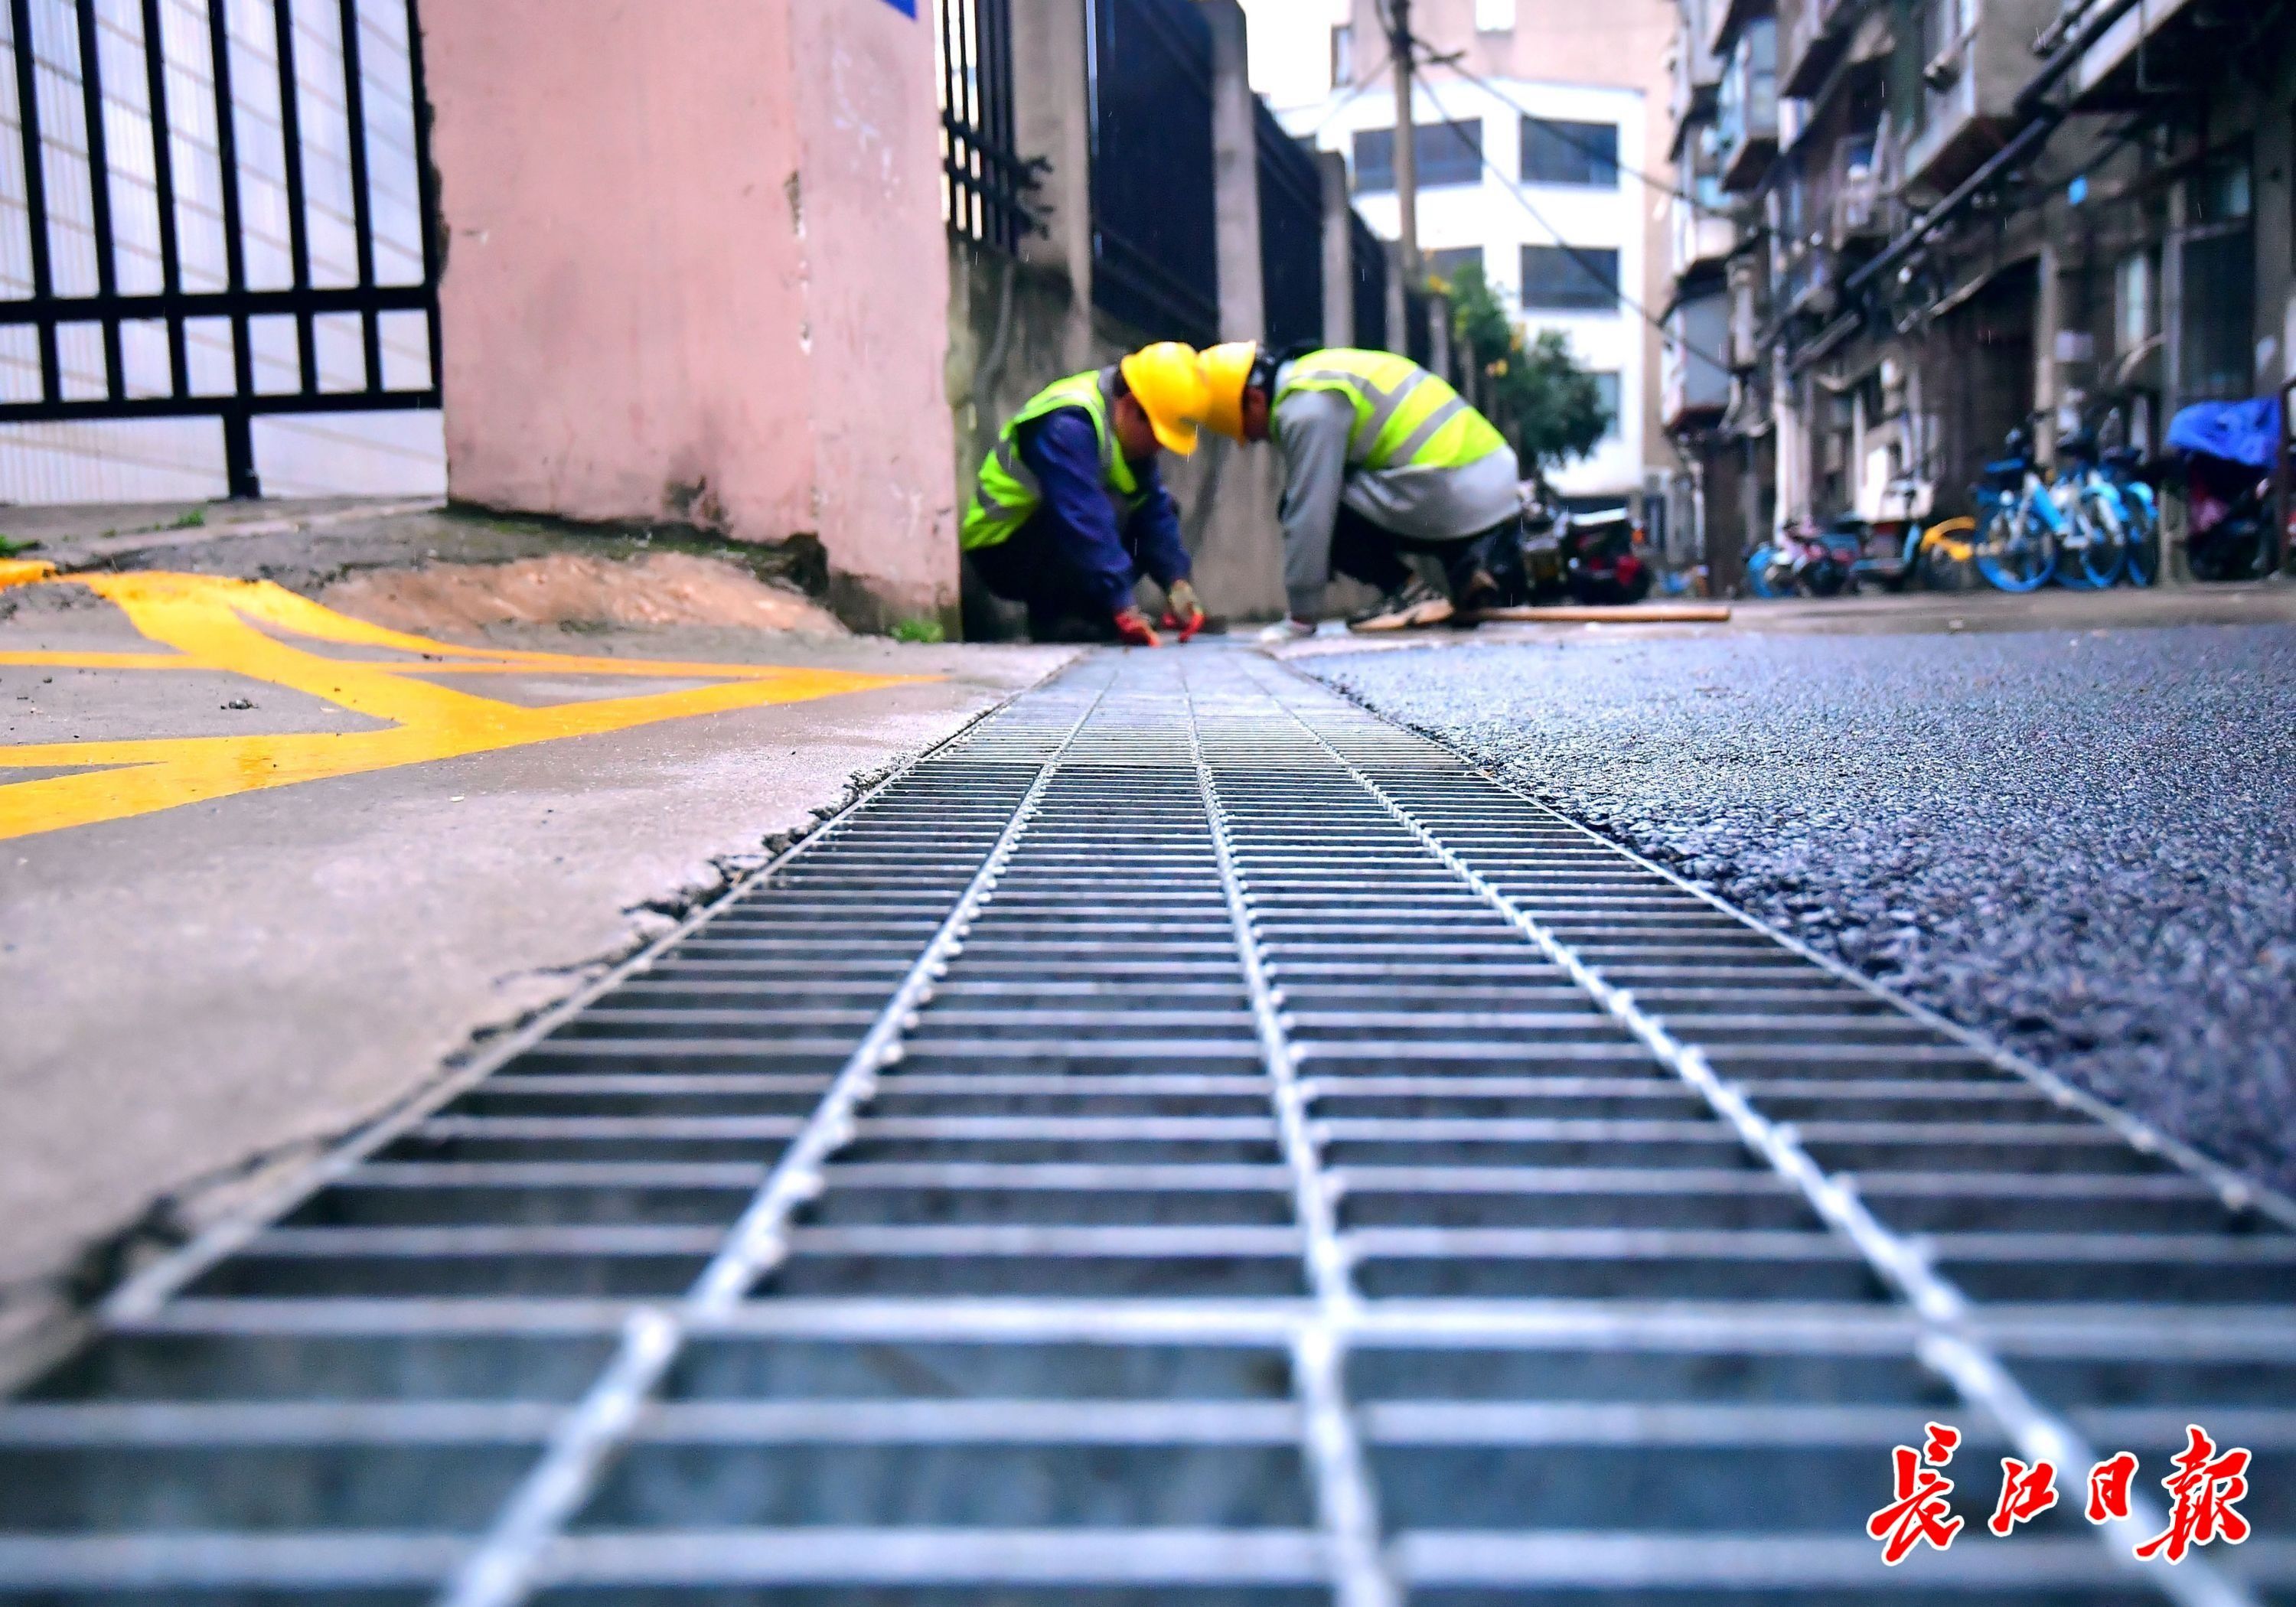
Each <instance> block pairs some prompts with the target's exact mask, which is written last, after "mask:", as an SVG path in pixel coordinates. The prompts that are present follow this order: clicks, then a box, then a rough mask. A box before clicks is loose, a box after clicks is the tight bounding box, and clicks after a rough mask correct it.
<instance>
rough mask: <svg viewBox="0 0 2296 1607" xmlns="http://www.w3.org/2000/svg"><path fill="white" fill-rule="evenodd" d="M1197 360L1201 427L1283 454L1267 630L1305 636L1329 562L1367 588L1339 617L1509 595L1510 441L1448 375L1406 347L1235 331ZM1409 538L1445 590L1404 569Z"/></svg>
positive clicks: (1404, 619) (1448, 611)
mask: <svg viewBox="0 0 2296 1607" xmlns="http://www.w3.org/2000/svg"><path fill="white" fill-rule="evenodd" d="M1203 365H1204V379H1205V385H1206V391H1207V395H1206V398H1205V406H1204V414H1203V422H1204V424H1205V426H1206V427H1207V428H1209V429H1212V430H1218V431H1219V432H1220V433H1221V434H1223V435H1226V436H1230V437H1232V438H1234V439H1237V440H1241V441H1253V442H1257V441H1265V440H1268V439H1274V441H1275V446H1276V449H1277V450H1278V451H1280V452H1281V453H1282V454H1283V504H1282V506H1281V509H1280V510H1279V517H1280V518H1281V520H1282V522H1283V570H1284V574H1283V580H1284V589H1285V592H1286V594H1287V597H1288V601H1289V606H1290V618H1289V619H1286V620H1285V621H1284V622H1283V623H1282V624H1281V625H1278V626H1275V627H1273V628H1272V629H1271V631H1270V632H1269V634H1270V635H1290V636H1303V635H1312V634H1313V633H1314V631H1315V628H1316V626H1315V621H1316V616H1317V615H1318V614H1319V613H1320V612H1321V611H1322V608H1323V602H1324V586H1325V584H1326V583H1327V582H1328V581H1329V580H1330V579H1331V578H1332V576H1333V573H1334V572H1336V573H1339V574H1341V575H1346V576H1349V577H1350V578H1353V579H1357V580H1361V581H1365V582H1366V583H1368V584H1369V585H1370V586H1373V587H1374V589H1376V590H1377V591H1378V592H1379V594H1380V599H1379V601H1378V602H1377V603H1374V605H1373V606H1372V607H1370V608H1369V609H1366V610H1365V611H1363V612H1361V613H1358V614H1357V615H1355V616H1354V617H1353V618H1351V619H1349V621H1348V623H1349V626H1350V627H1352V628H1354V629H1357V630H1400V629H1403V628H1404V627H1407V626H1414V625H1434V624H1438V623H1440V622H1442V621H1444V620H1447V619H1448V620H1452V621H1454V622H1456V623H1458V624H1463V625H1465V624H1472V623H1473V622H1474V620H1475V619H1476V617H1477V615H1478V614H1479V612H1480V611H1481V610H1483V609H1486V608H1490V607H1495V606H1497V605H1498V604H1500V603H1509V602H1513V601H1515V596H1514V594H1515V593H1516V592H1517V591H1518V590H1519V589H1520V588H1521V575H1522V549H1521V545H1520V537H1519V534H1518V532H1519V530H1520V527H1521V516H1522V507H1521V496H1520V493H1519V491H1518V489H1517V481H1518V480H1519V478H1520V477H1519V476H1518V474H1517V473H1516V470H1515V456H1514V449H1513V447H1509V446H1508V445H1507V441H1506V438H1505V436H1503V435H1501V434H1500V433H1499V432H1498V430H1497V427H1496V426H1494V425H1493V424H1492V423H1491V422H1490V421H1489V420H1488V419H1486V418H1485V417H1483V415H1482V414H1480V413H1478V412H1476V411H1475V410H1474V409H1473V408H1472V407H1470V406H1468V405H1467V403H1466V402H1465V400H1464V398H1461V396H1460V395H1459V393H1458V392H1457V391H1456V390H1454V389H1451V387H1450V386H1449V385H1447V384H1446V383H1445V382H1444V381H1442V380H1440V379H1439V378H1438V377H1436V376H1435V375H1434V374H1431V373H1428V372H1427V370H1425V369H1423V368H1422V367H1420V366H1419V365H1418V364H1416V363H1414V362H1413V361H1412V360H1411V359H1410V358H1408V357H1396V356H1395V355H1393V354H1392V353H1390V352H1383V351H1355V350H1350V349H1347V348H1330V349H1326V350H1322V351H1310V352H1308V353H1306V354H1305V355H1304V356H1300V357H1293V358H1290V359H1288V360H1286V359H1284V358H1283V357H1279V356H1278V355H1277V354H1275V353H1274V352H1271V351H1268V350H1267V348H1264V347H1261V346H1259V345H1256V344H1254V343H1252V342H1251V341H1242V342H1238V343H1234V344H1231V345H1226V346H1215V347H1213V348H1211V349H1210V350H1209V351H1207V352H1205V353H1204V354H1203ZM1408 553H1431V554H1432V555H1434V557H1435V558H1436V559H1437V560H1438V561H1439V562H1440V563H1441V564H1442V567H1443V574H1444V577H1445V580H1446V583H1447V584H1446V586H1445V587H1444V588H1443V589H1440V590H1439V589H1438V588H1436V587H1435V586H1431V585H1429V584H1428V583H1427V582H1425V581H1424V580H1422V579H1420V578H1418V577H1417V576H1416V575H1415V574H1414V573H1413V571H1412V570H1411V567H1410V565H1409V564H1407V563H1406V562H1405V556H1406V554H1408Z"/></svg>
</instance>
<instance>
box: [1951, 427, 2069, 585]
mask: <svg viewBox="0 0 2296 1607" xmlns="http://www.w3.org/2000/svg"><path fill="white" fill-rule="evenodd" d="M2031 439H2032V438H2031V437H2030V436H2029V435H2027V434H2026V433H2025V431H2023V430H2011V431H2010V432H2009V442H2008V446H2009V455H2007V456H2006V457H2003V458H1998V459H1997V460H1995V461H1994V462H1992V463H1988V464H1986V465H1985V479H1984V480H1982V481H1980V483H1979V484H1977V485H1974V486H1972V487H1971V488H1970V492H1969V495H1970V500H1971V502H1972V504H1973V505H1974V506H1975V508H1976V510H1977V538H1976V540H1975V541H1974V542H1973V543H1972V547H1973V549H1974V555H1975V557H1976V560H1977V572H1978V573H1979V574H1980V575H1982V576H1984V577H1985V579H1986V582H1987V584H1988V585H1989V586H1994V587H1996V588H1997V589H1998V590H2001V591H2005V592H2037V591H2039V590H2040V589H2041V588H2042V587H2043V586H2046V585H2048V583H2049V581H2050V579H2051V578H2053V577H2054V575H2055V574H2056V572H2057V554H2058V547H2059V544H2060V543H2061V541H2062V538H2063V537H2064V535H2065V533H2066V527H2067V524H2068V521H2067V519H2066V517H2065V514H2064V511H2063V510H2062V508H2061V507H2060V506H2059V505H2058V502H2057V498H2056V496H2055V494H2054V488H2053V487H2051V486H2050V484H2049V483H2048V482H2047V481H2046V480H2043V479H2042V478H2041V471H2040V467H2039V465H2038V463H2035V462H2034V460H2033V449H2032V445H2031Z"/></svg>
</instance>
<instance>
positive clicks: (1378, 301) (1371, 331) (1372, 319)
mask: <svg viewBox="0 0 2296 1607" xmlns="http://www.w3.org/2000/svg"><path fill="white" fill-rule="evenodd" d="M1350 217H1351V219H1352V221H1351V222H1350V224H1349V236H1350V242H1349V255H1350V256H1351V257H1352V258H1354V259H1355V269H1356V295H1355V306H1356V345H1357V347H1359V348H1362V349H1363V350H1365V351H1383V350H1385V349H1387V343H1388V328H1387V248H1386V247H1385V246H1384V245H1382V244H1381V243H1380V240H1379V237H1378V236H1377V235H1376V234H1373V233H1372V232H1371V229H1370V226H1369V225H1366V224H1365V222H1364V220H1363V219H1362V218H1361V217H1355V216H1354V215H1352V214H1351V215H1350Z"/></svg>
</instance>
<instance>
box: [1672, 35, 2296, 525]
mask: <svg viewBox="0 0 2296 1607" xmlns="http://www.w3.org/2000/svg"><path fill="white" fill-rule="evenodd" d="M1676 10H1677V38H1676V44H1675V49H1674V55H1673V60H1674V66H1675V77H1676V86H1675V90H1674V94H1673V97H1672V108H1673V112H1674V126H1673V128H1672V130H1671V135H1670V137H1671V139H1672V142H1673V147H1674V149H1675V151H1676V153H1677V165H1678V170H1679V172H1680V174H1681V180H1680V183H1679V186H1678V191H1677V196H1676V200H1675V202H1674V213H1675V220H1676V228H1675V238H1676V240H1677V247H1676V250H1675V251H1674V253H1673V256H1672V266H1673V270H1674V274H1675V285H1674V288H1673V291H1672V293H1671V295H1670V298H1669V299H1670V301H1671V304H1672V307H1673V309H1674V316H1675V317H1676V319H1677V324H1678V326H1679V327H1680V328H1682V329H1683V330H1684V331H1685V335H1686V334H1687V331H1688V329H1689V326H1690V324H1691V322H1692V321H1693V319H1696V320H1703V323H1704V327H1707V328H1713V327H1716V326H1717V325H1719V326H1720V327H1722V328H1724V329H1725V330H1726V339H1725V340H1724V341H1723V343H1724V344H1725V345H1726V347H1727V348H1728V349H1727V351H1726V353H1724V354H1721V355H1724V356H1726V358H1727V362H1728V366H1729V368H1730V371H1731V373H1730V379H1729V382H1728V395H1727V397H1726V399H1725V400H1724V401H1722V402H1721V404H1720V405H1719V406H1717V405H1716V402H1715V399H1714V396H1713V387H1711V386H1709V387H1708V388H1707V389H1704V390H1701V389H1699V388H1698V387H1697V386H1696V385H1695V384H1693V383H1691V382H1689V381H1688V379H1687V376H1686V374H1685V382H1684V384H1683V385H1682V386H1681V387H1680V388H1679V389H1678V390H1677V391H1674V392H1670V393H1669V402H1668V407H1667V414H1666V423H1667V427H1668V428H1669V430H1673V431H1674V432H1675V434H1676V436H1677V439H1678V440H1680V441H1681V442H1682V443H1683V445H1684V448H1685V454H1686V455H1688V456H1689V457H1690V458H1691V459H1692V461H1693V463H1695V464H1696V465H1698V467H1699V470H1700V483H1701V485H1702V488H1703V489H1704V490H1705V492H1706V496H1705V505H1704V507H1703V509H1702V515H1701V516H1702V518H1703V519H1704V520H1705V521H1708V523H1709V524H1710V525H1711V526H1714V527H1715V528H1717V529H1719V528H1721V527H1722V526H1724V525H1726V524H1731V523H1734V522H1736V523H1742V524H1743V534H1744V537H1745V538H1746V539H1749V540H1759V539H1762V538H1764V537H1766V536H1767V534H1769V533H1770V531H1772V530H1773V529H1775V528H1776V527H1777V526H1779V525H1781V524H1783V523H1784V522H1785V521H1791V520H1794V519H1798V518H1801V517H1804V516H1811V517H1821V518H1822V517H1825V516H1827V515H1830V514H1833V513H1836V512H1851V511H1856V512H1866V513H1868V514H1869V515H1870V514H1872V513H1874V512H1878V511H1881V510H1882V508H1883V507H1884V506H1885V505H1902V504H1898V503H1897V500H1896V498H1895V497H1894V496H1891V495H1890V490H1891V488H1892V487H1896V488H1898V489H1899V490H1900V491H1903V490H1904V489H1906V488H1907V487H1909V486H1910V487H1913V488H1915V489H1914V491H1913V493H1912V494H1913V496H1915V499H1916V500H1917V502H1919V503H1921V504H1925V505H1933V506H1934V507H1935V508H1936V509H1937V510H1938V511H1939V512H1953V511H1956V509H1957V508H1958V507H1959V506H1960V505H1961V504H1964V502H1965V499H1966V488H1967V487H1968V486H1969V485H1970V484H1971V482H1972V480H1974V479H1975V478H1976V472H1977V470H1978V468H1979V467H1980V465H1981V464H1982V463H1983V462H1984V461H1985V460H1986V459H1987V458H1989V457H1991V456H1994V455H1997V453H1998V448H1999V445H2000V442H2001V439H2002V437H2003V436H2004V435H2005V433H2006V432H2007V431H2008V430H2011V429H2013V428H2016V427H2018V426H2020V425H2021V424H2023V423H2026V422H2029V421H2030V422H2032V423H2033V425H2034V427H2035V431H2036V435H2037V437H2038V443H2039V445H2040V447H2042V449H2043V451H2044V452H2045V453H2046V451H2048V450H2049V448H2050V447H2052V446H2053V444H2054V440H2055V439H2057V438H2058V437H2059V436H2060V435H2062V433H2064V432H2066V431H2069V430H2074V429H2081V428H2090V427H2096V426H2100V425H2102V426H2103V427H2104V428H2106V429H2108V430H2118V431H2120V432H2121V433H2123V434H2124V435H2126V436H2127V437H2128V439H2130V440H2131V441H2132V442H2133V443H2135V444H2137V445H2140V446H2144V445H2151V444H2155V443H2157V441H2158V440H2159V438H2160V434H2161V430H2162V429H2163V428H2164V426H2165V422H2166V420H2167V419H2168V418H2169V416H2170V415H2171V414H2173V413H2174V411H2175V410H2176V409H2177V408H2178V407H2180V406H2184V405H2185V404H2186V403H2189V402H2192V401H2195V400H2202V399H2213V398H2235V397H2245V396H2250V395H2258V394H2265V393H2268V392H2270V391H2272V390H2275V389H2278V388H2280V387H2282V386H2283V385H2284V384H2285V383H2286V382H2287V381H2288V380H2289V379H2290V377H2291V376H2292V374H2296V365H2292V364H2291V361H2290V356H2289V348H2290V345H2291V343H2292V342H2296V299H2292V275H2291V266H2290V259H2291V240H2292V234H2296V222H2292V209H2291V204H2290V200H2289V184H2290V174H2291V169H2292V166H2296V134H2292V127H2291V108H2292V106H2296V5H2292V4H2290V0H2142V4H2140V3H2139V0H1676ZM1732 475H1736V476H1738V477H1739V478H1738V480H1736V481H1735V483H1729V484H1726V483H1725V481H1726V480H1729V478H1730V476H1732Z"/></svg>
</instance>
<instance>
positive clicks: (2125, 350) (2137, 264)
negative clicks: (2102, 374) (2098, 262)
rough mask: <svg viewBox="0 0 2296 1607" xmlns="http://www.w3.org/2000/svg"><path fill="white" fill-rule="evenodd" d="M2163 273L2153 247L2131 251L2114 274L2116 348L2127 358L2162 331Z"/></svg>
mask: <svg viewBox="0 0 2296 1607" xmlns="http://www.w3.org/2000/svg"><path fill="white" fill-rule="evenodd" d="M2158 296H2159V273H2158V270H2157V269H2156V268H2155V267H2154V266H2153V253H2152V252H2150V251H2131V252H2130V253H2129V254H2128V256H2126V257H2123V258H2121V259H2120V266H2118V267H2117V268H2115V269H2114V270H2113V274H2112V332H2113V334H2112V352H2113V356H2114V357H2118V358H2120V360H2121V361H2123V362H2127V361H2128V360H2129V359H2130V358H2131V357H2134V356H2135V355H2136V352H2137V351H2138V350H2140V349H2141V348H2143V347H2144V343H2145V342H2146V341H2147V340H2151V339H2152V338H2153V335H2154V334H2155V333H2156V332H2158V331H2159V329H2160V327H2161V325H2160V322H2159V320H2160V316H2161V315H2160V301H2159V299H2158Z"/></svg>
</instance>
